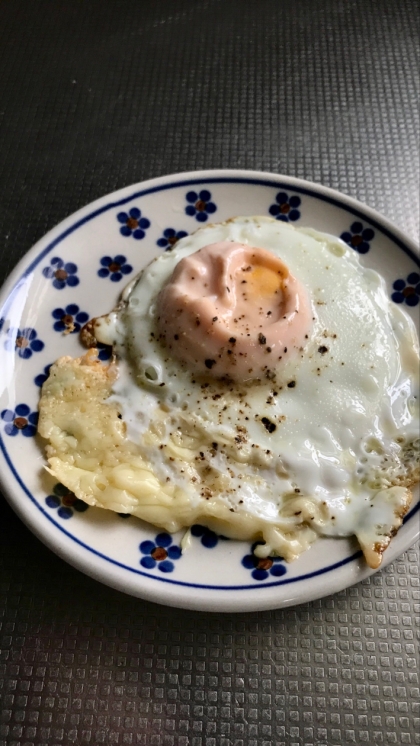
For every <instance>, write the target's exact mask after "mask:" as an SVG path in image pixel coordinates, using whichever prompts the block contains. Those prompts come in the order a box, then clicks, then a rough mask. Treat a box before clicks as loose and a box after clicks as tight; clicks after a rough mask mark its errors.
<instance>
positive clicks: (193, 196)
mask: <svg viewBox="0 0 420 746" xmlns="http://www.w3.org/2000/svg"><path fill="white" fill-rule="evenodd" d="M185 198H186V200H187V202H188V203H189V204H188V205H187V207H186V208H185V212H186V214H187V215H190V216H191V217H195V219H196V220H198V222H199V223H205V222H206V220H207V218H208V216H209V215H212V214H213V213H214V212H216V210H217V207H216V205H215V204H214V202H211V201H210V200H211V192H209V191H208V190H207V189H202V190H201V192H198V194H197V192H187V194H186V195H185Z"/></svg>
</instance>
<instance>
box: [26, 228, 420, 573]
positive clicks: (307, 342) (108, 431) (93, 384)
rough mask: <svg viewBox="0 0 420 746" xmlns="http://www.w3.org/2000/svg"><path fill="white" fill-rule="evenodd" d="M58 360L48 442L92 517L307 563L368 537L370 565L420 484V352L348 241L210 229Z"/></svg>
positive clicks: (152, 272)
mask: <svg viewBox="0 0 420 746" xmlns="http://www.w3.org/2000/svg"><path fill="white" fill-rule="evenodd" d="M85 338H88V339H89V342H90V344H92V345H94V344H95V343H96V342H95V340H98V341H100V342H102V343H105V344H112V345H113V347H114V352H115V363H113V364H112V366H111V367H110V368H106V367H103V366H102V365H101V364H100V363H98V362H96V361H95V360H94V358H92V355H89V354H88V356H87V357H85V358H84V359H81V360H71V359H70V358H64V359H62V360H60V361H58V363H56V364H55V365H54V366H53V367H52V369H51V374H50V378H49V379H48V380H47V382H46V383H45V384H44V387H43V391H42V398H41V402H40V420H39V431H40V433H41V435H43V436H44V437H46V438H48V439H49V445H48V446H47V456H48V461H49V469H50V470H51V472H52V473H53V474H54V475H55V476H56V477H57V478H58V479H59V480H60V481H61V482H63V483H64V484H65V485H66V486H67V487H68V488H69V489H71V490H73V491H74V492H75V494H76V495H77V496H78V497H79V498H81V499H83V500H85V501H86V502H88V503H89V504H91V505H98V506H100V507H104V508H110V509H112V510H117V511H118V512H127V513H133V514H135V515H137V516H139V517H140V518H143V519H144V520H147V521H149V522H151V523H153V524H154V525H157V526H160V527H162V528H164V529H166V530H168V531H171V532H174V531H177V530H179V529H181V528H186V527H188V526H191V525H192V524H194V523H197V522H199V523H202V524H205V525H208V526H209V527H210V528H212V529H213V530H216V531H219V532H220V533H223V534H224V535H225V536H230V537H232V538H237V539H245V540H254V539H260V540H262V542H263V543H262V544H260V545H259V546H258V547H257V549H256V553H258V555H259V556H260V557H264V556H268V555H269V554H273V553H277V554H279V555H281V556H283V557H284V558H285V559H286V560H288V561H291V560H293V559H295V558H296V557H298V556H299V555H300V554H301V553H302V552H303V551H305V550H306V549H308V548H309V547H310V545H311V544H312V543H313V542H314V541H315V540H316V539H317V538H318V537H321V536H329V537H337V538H339V537H344V536H351V535H356V536H357V538H358V540H359V543H360V545H361V548H362V549H363V552H364V554H365V557H366V560H367V562H368V564H369V565H370V566H371V567H377V566H379V564H380V562H381V558H382V553H383V551H384V550H385V549H386V547H387V546H388V544H389V542H390V539H391V537H392V535H393V534H394V533H395V532H396V530H398V528H399V526H400V525H401V523H402V518H403V516H404V514H405V513H406V512H407V510H408V507H409V504H410V501H411V488H412V486H413V485H414V484H415V483H416V482H417V481H418V479H419V460H418V454H419V409H418V396H417V391H418V374H419V373H418V372H419V357H418V342H417V338H416V332H415V329H414V325H413V323H412V321H411V320H410V318H409V317H408V316H407V315H406V314H405V313H404V312H403V311H402V310H401V309H400V308H399V307H397V306H396V305H395V304H392V303H391V301H390V300H389V299H388V297H387V293H386V289H385V283H384V281H383V279H382V278H381V277H380V275H379V274H378V273H376V272H374V271H373V270H371V269H366V268H365V267H363V266H362V265H361V263H360V260H359V257H358V255H357V254H356V252H354V251H353V250H352V249H351V248H349V247H347V246H346V245H345V244H343V242H341V241H340V240H339V239H335V238H333V237H331V236H327V235H324V234H320V233H318V232H316V231H314V230H311V229H296V228H294V227H292V226H291V225H289V224H287V223H283V222H280V221H276V220H272V219H270V218H265V217H252V218H245V217H239V218H235V219H232V220H229V221H226V222H225V223H220V224H214V225H209V226H206V227H205V228H201V229H200V230H198V231H197V232H196V233H195V234H193V235H190V236H187V237H185V238H183V239H181V240H180V241H179V242H178V243H177V244H176V246H175V247H174V248H173V249H172V250H171V251H169V252H165V253H164V254H162V255H160V256H159V257H157V258H156V259H155V260H154V261H152V262H151V264H149V265H148V266H147V267H146V268H145V269H144V270H143V271H142V272H141V273H140V275H139V276H138V277H137V278H135V280H134V281H133V282H132V283H130V285H129V286H128V287H127V288H126V290H125V291H124V293H123V297H122V300H121V303H120V304H119V306H118V307H117V308H116V309H115V310H114V311H112V312H111V313H110V314H109V315H108V316H105V317H100V318H98V319H96V320H95V321H94V322H93V323H92V324H90V326H89V328H88V329H86V330H85Z"/></svg>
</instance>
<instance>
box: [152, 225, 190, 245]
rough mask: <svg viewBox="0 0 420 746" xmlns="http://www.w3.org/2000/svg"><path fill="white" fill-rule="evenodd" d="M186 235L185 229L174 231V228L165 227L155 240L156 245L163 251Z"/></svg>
mask: <svg viewBox="0 0 420 746" xmlns="http://www.w3.org/2000/svg"><path fill="white" fill-rule="evenodd" d="M185 236H188V233H187V232H186V231H176V230H175V228H166V229H165V230H164V231H163V236H162V238H158V240H157V241H156V243H157V245H158V246H160V248H161V249H165V251H170V250H171V249H172V248H173V247H174V246H175V244H176V243H177V241H179V239H180V238H185Z"/></svg>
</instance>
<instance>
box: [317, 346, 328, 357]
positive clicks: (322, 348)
mask: <svg viewBox="0 0 420 746" xmlns="http://www.w3.org/2000/svg"><path fill="white" fill-rule="evenodd" d="M318 352H320V353H321V355H325V353H326V352H328V347H326V346H325V345H321V347H318Z"/></svg>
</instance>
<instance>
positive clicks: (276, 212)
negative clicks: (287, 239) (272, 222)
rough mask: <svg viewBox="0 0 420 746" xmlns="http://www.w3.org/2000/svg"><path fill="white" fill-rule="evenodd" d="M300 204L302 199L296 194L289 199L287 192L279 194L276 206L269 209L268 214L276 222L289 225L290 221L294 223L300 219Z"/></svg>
mask: <svg viewBox="0 0 420 746" xmlns="http://www.w3.org/2000/svg"><path fill="white" fill-rule="evenodd" d="M300 202H301V199H300V197H298V196H297V195H296V194H294V195H293V196H292V197H289V195H288V194H286V192H279V193H278V195H277V196H276V202H275V204H274V205H271V206H270V207H269V209H268V212H269V213H270V215H272V216H273V218H276V220H282V221H283V222H284V223H288V222H289V220H292V221H293V222H294V221H295V220H299V218H300V211H299V210H298V209H297V208H298V207H299V206H300Z"/></svg>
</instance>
